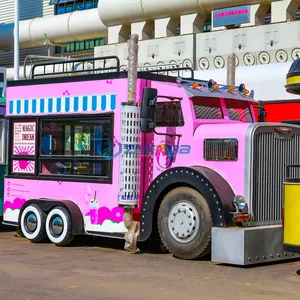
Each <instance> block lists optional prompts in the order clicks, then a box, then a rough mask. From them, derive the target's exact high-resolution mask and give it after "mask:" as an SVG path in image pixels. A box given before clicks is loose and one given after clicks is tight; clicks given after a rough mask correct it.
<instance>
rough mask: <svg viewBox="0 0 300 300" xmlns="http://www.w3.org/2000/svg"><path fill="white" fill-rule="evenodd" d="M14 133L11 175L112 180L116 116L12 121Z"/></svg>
mask: <svg viewBox="0 0 300 300" xmlns="http://www.w3.org/2000/svg"><path fill="white" fill-rule="evenodd" d="M26 130H27V131H26ZM30 130H31V131H30ZM11 131H12V133H13V134H12V145H13V147H12V149H13V150H12V153H11V169H10V174H11V175H16V174H27V175H28V174H31V175H34V176H38V177H46V178H53V179H55V178H57V177H58V176H59V177H63V178H64V179H70V180H72V179H73V180H75V181H78V180H79V181H82V180H83V181H87V180H95V181H97V182H98V181H111V177H112V176H111V175H112V174H111V173H112V160H109V159H107V155H109V154H110V152H112V151H113V115H112V114H105V115H98V116H97V117H90V116H89V117H88V118H87V117H86V116H83V117H76V118H75V117H74V118H73V117H72V118H70V117H69V118H51V119H45V118H38V119H37V120H34V121H31V120H30V121H28V122H27V121H26V122H19V121H12V122H11ZM63 178H62V180H64V179H63Z"/></svg>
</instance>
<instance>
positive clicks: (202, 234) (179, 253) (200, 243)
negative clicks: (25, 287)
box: [158, 187, 212, 260]
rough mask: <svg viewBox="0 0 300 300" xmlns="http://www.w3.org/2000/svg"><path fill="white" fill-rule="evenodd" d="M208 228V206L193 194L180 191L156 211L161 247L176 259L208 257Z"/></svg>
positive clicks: (187, 190) (209, 243) (209, 221)
mask: <svg viewBox="0 0 300 300" xmlns="http://www.w3.org/2000/svg"><path fill="white" fill-rule="evenodd" d="M177 207H179V209H180V211H178V209H177ZM181 207H182V209H181ZM172 210H173V211H172ZM175 211H177V214H176V213H175ZM169 217H170V221H169ZM176 218H178V219H176ZM179 218H180V222H179ZM197 218H198V220H197ZM190 220H192V222H191V221H190ZM178 222H179V223H180V224H179V223H178ZM211 228H212V219H211V214H210V209H209V206H208V204H207V201H206V200H205V199H204V198H203V196H202V195H201V194H200V193H199V192H197V191H196V190H194V189H192V188H189V187H179V188H176V189H173V190H172V191H170V192H169V193H168V194H167V195H166V196H165V197H164V198H163V200H162V203H161V205H160V208H159V211H158V230H159V234H160V237H161V240H162V242H163V244H164V245H165V247H166V248H167V249H168V250H169V251H170V252H171V253H173V255H174V256H175V257H177V258H180V259H186V260H192V259H199V258H201V257H204V256H207V255H208V254H209V253H210V249H211ZM175 236H176V237H175Z"/></svg>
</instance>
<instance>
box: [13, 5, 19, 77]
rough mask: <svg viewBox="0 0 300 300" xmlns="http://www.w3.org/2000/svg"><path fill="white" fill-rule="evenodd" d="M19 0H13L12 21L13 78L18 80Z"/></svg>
mask: <svg viewBox="0 0 300 300" xmlns="http://www.w3.org/2000/svg"><path fill="white" fill-rule="evenodd" d="M19 52H20V50H19V0H15V23H14V79H15V80H19V59H20V54H19Z"/></svg>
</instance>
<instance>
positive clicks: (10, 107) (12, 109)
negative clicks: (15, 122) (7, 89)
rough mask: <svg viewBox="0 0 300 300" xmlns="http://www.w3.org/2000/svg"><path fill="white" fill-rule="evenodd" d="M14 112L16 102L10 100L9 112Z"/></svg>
mask: <svg viewBox="0 0 300 300" xmlns="http://www.w3.org/2000/svg"><path fill="white" fill-rule="evenodd" d="M13 112H14V102H13V101H9V113H10V114H11V115H12V114H13Z"/></svg>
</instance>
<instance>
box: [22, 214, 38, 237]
mask: <svg viewBox="0 0 300 300" xmlns="http://www.w3.org/2000/svg"><path fill="white" fill-rule="evenodd" d="M25 222H26V228H27V230H28V231H29V232H34V231H35V230H36V227H37V217H36V215H35V214H34V213H30V214H29V215H28V216H27V218H26V221H25Z"/></svg>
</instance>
